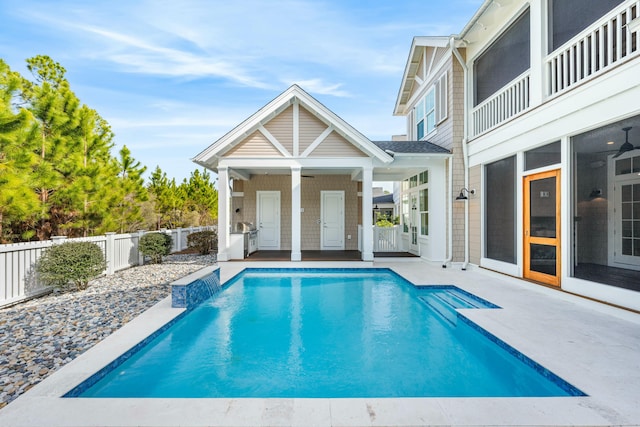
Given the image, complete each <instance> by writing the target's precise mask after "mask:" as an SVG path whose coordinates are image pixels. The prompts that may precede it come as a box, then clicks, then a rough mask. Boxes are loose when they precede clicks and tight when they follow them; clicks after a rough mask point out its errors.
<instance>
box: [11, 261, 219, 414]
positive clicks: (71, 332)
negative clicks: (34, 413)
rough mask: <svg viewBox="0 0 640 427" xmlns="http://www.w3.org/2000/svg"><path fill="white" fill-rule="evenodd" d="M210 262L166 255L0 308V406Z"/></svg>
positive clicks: (212, 262) (67, 361)
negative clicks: (154, 261) (65, 290)
mask: <svg viewBox="0 0 640 427" xmlns="http://www.w3.org/2000/svg"><path fill="white" fill-rule="evenodd" d="M214 263H215V256H214V255H206V256H202V255H191V254H189V255H170V256H168V257H165V259H164V261H163V263H162V264H152V265H143V266H139V267H133V268H130V269H127V270H123V271H120V272H118V273H116V274H114V275H112V276H103V277H100V278H98V279H96V280H94V281H92V282H91V283H90V286H89V287H88V288H87V289H86V290H83V291H79V292H69V293H52V294H49V295H46V296H44V297H41V298H38V299H34V300H31V301H27V302H25V303H22V304H19V305H16V306H13V307H9V308H5V309H0V408H2V407H4V406H6V405H7V404H9V402H11V401H12V400H14V399H15V398H17V397H18V396H20V395H21V394H22V393H24V392H26V391H27V390H29V389H30V388H31V387H33V386H34V385H36V384H37V383H39V382H40V381H42V380H43V379H44V378H46V377H47V376H48V375H49V374H51V373H53V372H54V371H55V370H57V369H58V368H60V367H61V366H64V365H65V364H67V363H69V362H70V361H72V360H73V359H75V358H76V357H77V356H79V355H80V354H82V353H83V352H84V351H86V350H87V349H89V348H90V347H93V346H94V345H95V344H96V343H98V342H99V341H101V340H102V339H103V338H105V337H107V336H108V335H110V334H111V333H113V332H114V331H115V330H116V329H118V328H120V327H121V326H122V325H124V324H125V323H127V322H128V321H130V320H131V319H133V318H134V317H136V316H137V315H139V314H140V313H142V312H143V311H145V310H146V309H148V308H149V307H151V306H152V305H154V304H155V303H157V302H158V301H160V300H161V299H163V298H165V297H166V296H167V295H169V293H170V286H169V284H170V283H171V282H173V281H174V280H177V279H179V278H181V277H184V276H186V275H187V274H190V273H192V272H194V271H197V270H199V269H201V268H203V267H206V266H209V265H212V264H214Z"/></svg>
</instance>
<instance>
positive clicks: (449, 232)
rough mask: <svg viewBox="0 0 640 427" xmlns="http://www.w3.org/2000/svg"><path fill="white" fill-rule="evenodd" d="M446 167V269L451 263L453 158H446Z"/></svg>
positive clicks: (444, 263) (444, 266)
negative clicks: (447, 206) (447, 176)
mask: <svg viewBox="0 0 640 427" xmlns="http://www.w3.org/2000/svg"><path fill="white" fill-rule="evenodd" d="M447 167H448V168H449V180H448V182H447V187H448V189H447V193H448V194H449V200H448V201H447V202H448V205H449V221H448V224H449V227H448V228H449V229H448V230H447V234H448V240H449V241H448V245H447V252H448V256H447V258H446V259H445V260H444V261H443V262H442V268H447V264H449V263H450V262H451V259H452V258H453V157H452V156H449V157H448V158H447Z"/></svg>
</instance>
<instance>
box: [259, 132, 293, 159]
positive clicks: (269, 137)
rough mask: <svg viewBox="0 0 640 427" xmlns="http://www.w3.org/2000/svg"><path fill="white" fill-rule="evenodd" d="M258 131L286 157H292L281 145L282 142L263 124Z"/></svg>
mask: <svg viewBox="0 0 640 427" xmlns="http://www.w3.org/2000/svg"><path fill="white" fill-rule="evenodd" d="M258 131H259V132H260V133H262V134H263V135H264V136H265V138H267V140H268V141H269V142H270V143H271V144H272V145H273V146H274V147H275V148H276V149H277V150H278V151H279V152H280V153H282V155H283V156H284V157H291V153H289V151H287V149H286V148H284V147H283V146H282V144H280V142H279V141H278V140H277V139H276V138H275V137H274V136H273V135H272V134H271V132H269V131H268V130H267V128H265V127H264V126H263V125H262V124H261V125H260V126H259V127H258Z"/></svg>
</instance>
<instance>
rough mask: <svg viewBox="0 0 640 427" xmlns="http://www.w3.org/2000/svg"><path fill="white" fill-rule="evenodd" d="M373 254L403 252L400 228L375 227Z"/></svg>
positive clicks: (397, 226) (395, 226)
mask: <svg viewBox="0 0 640 427" xmlns="http://www.w3.org/2000/svg"><path fill="white" fill-rule="evenodd" d="M373 252H402V242H401V239H400V226H399V225H394V226H393V227H376V226H373Z"/></svg>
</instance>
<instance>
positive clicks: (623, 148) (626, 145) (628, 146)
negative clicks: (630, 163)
mask: <svg viewBox="0 0 640 427" xmlns="http://www.w3.org/2000/svg"><path fill="white" fill-rule="evenodd" d="M622 130H623V131H624V133H625V134H626V138H625V141H624V144H622V145H621V146H620V149H618V152H617V153H616V154H614V155H613V158H614V159H615V158H616V157H620V156H622V155H623V154H624V153H626V152H628V151H632V150H636V149H640V147H636V146H634V145H633V144H631V143H630V142H629V131H630V130H631V126H629V127H626V128H622Z"/></svg>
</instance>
